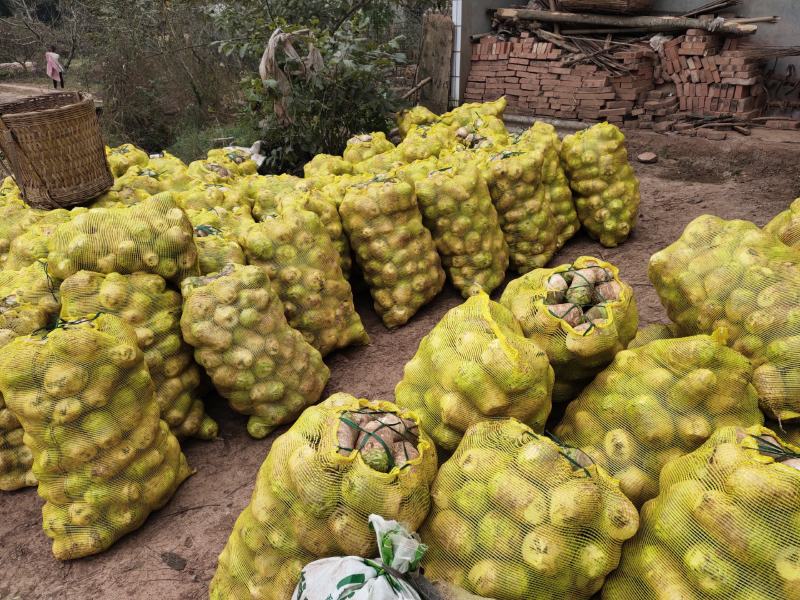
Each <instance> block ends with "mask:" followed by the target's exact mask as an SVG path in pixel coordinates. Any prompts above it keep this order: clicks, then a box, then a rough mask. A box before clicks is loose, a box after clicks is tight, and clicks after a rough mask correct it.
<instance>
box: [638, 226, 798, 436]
mask: <svg viewBox="0 0 800 600" xmlns="http://www.w3.org/2000/svg"><path fill="white" fill-rule="evenodd" d="M648 274H649V277H650V281H652V282H653V285H654V286H655V288H656V291H657V292H658V295H659V297H660V298H661V303H662V304H663V305H664V306H665V307H666V309H667V314H669V317H670V319H672V321H674V322H675V323H676V324H677V325H678V327H679V328H680V331H681V332H682V333H684V334H693V333H710V332H712V331H714V330H715V329H718V328H722V329H724V330H725V331H726V333H727V341H728V344H729V345H730V346H731V347H732V348H734V349H735V350H738V351H739V352H741V353H743V354H744V355H745V356H747V357H748V358H750V359H751V361H752V362H753V366H754V367H755V371H754V374H753V383H754V384H755V386H756V389H757V390H758V394H759V399H760V402H761V409H762V410H763V411H764V412H765V413H767V415H768V416H770V417H772V418H774V419H779V420H795V419H800V377H798V373H800V370H798V367H800V308H799V307H798V302H800V256H798V255H797V251H796V250H795V249H794V248H790V247H788V246H786V245H784V244H783V243H782V242H780V241H778V239H777V238H775V237H774V236H773V235H772V234H769V233H765V232H764V231H762V230H761V229H759V228H758V227H756V226H755V225H754V224H752V223H750V222H748V221H725V220H723V219H720V218H718V217H713V216H710V215H704V216H702V217H698V218H697V219H695V220H694V221H692V222H691V223H690V224H689V225H688V226H687V227H686V229H685V230H684V232H683V235H682V236H681V238H680V239H679V240H678V241H677V242H675V243H674V244H672V245H671V246H669V247H668V248H666V249H664V250H662V251H660V252H657V253H656V254H654V255H653V256H652V257H651V258H650V267H649V272H648Z"/></svg>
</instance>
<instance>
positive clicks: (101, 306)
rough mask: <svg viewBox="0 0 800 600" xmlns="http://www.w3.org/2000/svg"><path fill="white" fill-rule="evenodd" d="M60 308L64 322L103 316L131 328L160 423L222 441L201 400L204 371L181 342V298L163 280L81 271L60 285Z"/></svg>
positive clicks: (183, 433) (184, 433)
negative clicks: (201, 374) (151, 381)
mask: <svg viewBox="0 0 800 600" xmlns="http://www.w3.org/2000/svg"><path fill="white" fill-rule="evenodd" d="M61 302H62V307H61V318H62V320H64V321H71V320H75V319H77V318H80V317H81V316H83V315H90V314H98V313H103V314H110V315H115V316H117V317H120V318H121V319H122V320H123V321H125V322H126V323H127V324H128V325H130V326H131V327H132V328H133V330H134V332H135V333H136V339H137V341H138V344H139V348H140V349H141V351H142V352H143V353H144V361H145V364H146V365H147V368H148V370H149V371H150V376H151V377H152V379H153V385H154V387H155V399H156V402H157V403H158V407H159V409H160V411H161V418H162V419H164V421H166V422H167V425H169V426H170V429H171V430H172V432H173V433H174V434H175V435H177V436H178V437H196V438H200V439H212V438H214V437H216V436H217V433H218V430H219V427H218V426H217V424H216V423H215V422H214V420H213V419H212V418H211V417H209V416H208V415H206V414H205V407H204V405H203V401H202V400H201V399H200V398H199V397H198V391H197V388H198V386H199V385H200V371H199V369H198V368H197V365H195V364H194V361H193V360H192V349H191V348H190V347H189V346H188V345H187V344H186V343H185V342H184V341H183V338H182V337H181V326H180V317H181V305H182V299H181V296H180V294H179V293H178V292H176V291H174V290H170V289H167V287H166V281H164V279H163V278H161V277H160V276H158V275H152V274H149V273H134V274H133V275H120V274H119V273H110V274H108V275H103V274H101V273H95V272H92V271H78V272H77V273H75V275H71V276H70V277H67V279H65V280H64V282H63V283H62V284H61Z"/></svg>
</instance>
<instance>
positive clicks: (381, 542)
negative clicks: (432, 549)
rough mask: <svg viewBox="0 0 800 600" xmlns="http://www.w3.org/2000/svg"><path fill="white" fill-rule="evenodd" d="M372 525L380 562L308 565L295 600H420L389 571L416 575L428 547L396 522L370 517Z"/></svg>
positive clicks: (327, 560)
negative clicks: (376, 539)
mask: <svg viewBox="0 0 800 600" xmlns="http://www.w3.org/2000/svg"><path fill="white" fill-rule="evenodd" d="M369 523H370V526H371V527H372V529H374V530H375V535H376V537H377V538H378V549H379V552H380V555H381V556H380V558H379V559H375V560H371V559H368V558H360V557H357V556H346V557H343V558H342V557H336V558H323V559H322V560H317V561H314V562H312V563H309V564H307V565H306V566H305V568H304V569H303V572H302V573H301V574H300V582H299V583H298V584H297V588H295V590H294V594H293V595H292V600H340V599H342V600H343V599H345V598H346V599H347V600H421V599H420V596H419V594H418V593H417V592H416V591H415V590H414V588H412V587H411V586H410V585H409V584H408V583H406V582H405V581H403V580H402V579H400V578H399V577H397V576H395V575H393V574H392V573H390V572H389V571H388V570H387V569H386V567H388V568H389V569H390V570H391V571H392V572H393V573H395V574H403V575H405V574H406V573H409V572H412V571H416V570H417V568H418V567H419V563H420V561H421V560H422V557H423V555H424V554H425V551H426V550H427V549H428V548H427V546H425V544H423V543H422V542H420V540H419V538H418V537H417V536H416V535H414V534H411V533H409V532H408V530H407V529H406V528H405V527H403V526H402V525H400V523H398V522H397V521H387V520H385V519H384V518H383V517H380V516H378V515H370V517H369Z"/></svg>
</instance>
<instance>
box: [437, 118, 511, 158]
mask: <svg viewBox="0 0 800 600" xmlns="http://www.w3.org/2000/svg"><path fill="white" fill-rule="evenodd" d="M434 127H446V126H445V125H441V124H440V125H435V126H434ZM454 134H455V138H456V140H458V141H459V142H460V143H461V144H462V145H463V146H464V147H465V148H467V149H472V150H485V151H487V152H493V153H496V152H502V151H503V150H504V149H505V147H506V146H508V145H509V144H510V143H511V138H510V137H509V135H508V131H507V130H506V126H505V124H504V123H503V120H502V119H499V118H497V117H493V116H491V115H478V114H475V115H474V116H473V118H472V119H470V120H469V122H467V123H465V124H464V125H462V126H461V127H458V128H457V129H456V130H455V132H454Z"/></svg>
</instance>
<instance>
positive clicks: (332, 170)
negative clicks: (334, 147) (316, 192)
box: [303, 154, 353, 179]
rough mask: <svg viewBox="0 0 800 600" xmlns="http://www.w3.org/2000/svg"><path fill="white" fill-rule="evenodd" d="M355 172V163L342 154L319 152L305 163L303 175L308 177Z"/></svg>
mask: <svg viewBox="0 0 800 600" xmlns="http://www.w3.org/2000/svg"><path fill="white" fill-rule="evenodd" d="M352 172H353V165H351V164H350V163H349V162H347V161H346V160H345V159H343V158H342V157H341V156H335V155H332V154H317V155H316V156H315V157H314V158H312V159H311V160H310V161H308V162H307V163H306V164H305V165H303V176H304V177H306V178H307V179H311V178H312V177H322V176H325V175H347V174H348V173H352Z"/></svg>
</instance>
